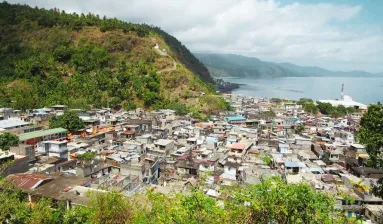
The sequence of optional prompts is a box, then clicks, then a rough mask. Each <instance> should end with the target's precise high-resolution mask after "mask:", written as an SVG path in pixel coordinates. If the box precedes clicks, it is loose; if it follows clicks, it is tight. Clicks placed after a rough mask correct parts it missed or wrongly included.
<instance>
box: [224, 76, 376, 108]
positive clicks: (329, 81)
mask: <svg viewBox="0 0 383 224" xmlns="http://www.w3.org/2000/svg"><path fill="white" fill-rule="evenodd" d="M224 80H225V81H228V82H233V83H238V84H244V85H241V87H240V88H239V89H236V90H233V91H232V93H234V94H243V95H246V96H255V97H267V98H273V97H275V98H283V99H291V100H298V99H300V98H302V97H306V98H311V99H313V100H334V99H340V95H341V88H342V83H343V84H344V94H345V95H349V96H351V97H352V99H353V100H354V101H357V102H360V103H364V104H371V103H376V102H383V77H286V78H272V79H263V78H262V79H247V78H234V77H227V78H224Z"/></svg>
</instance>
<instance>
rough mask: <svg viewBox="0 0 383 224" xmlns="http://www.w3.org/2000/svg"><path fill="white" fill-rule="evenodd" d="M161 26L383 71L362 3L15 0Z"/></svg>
mask: <svg viewBox="0 0 383 224" xmlns="http://www.w3.org/2000/svg"><path fill="white" fill-rule="evenodd" d="M10 2H17V3H26V4H29V5H32V6H36V5H37V6H39V7H46V8H53V7H57V8H60V9H63V10H66V11H68V12H74V11H75V12H84V13H88V12H92V13H96V14H99V15H107V16H108V17H117V18H119V19H122V20H125V21H131V22H138V23H147V24H153V25H156V26H160V27H162V28H163V29H164V30H165V31H167V32H168V33H170V34H172V35H174V36H175V37H177V38H178V39H179V40H180V41H182V42H183V43H184V44H185V45H186V46H187V47H188V48H190V49H191V50H192V51H196V52H215V53H236V54H243V55H247V56H254V57H258V58H260V59H264V60H272V61H278V62H281V61H289V62H293V63H298V64H301V65H319V66H323V67H326V68H329V69H337V70H367V71H372V72H378V71H383V63H382V61H381V55H382V53H383V35H382V34H383V32H382V28H380V29H379V27H374V26H372V25H371V26H370V25H369V27H368V28H369V29H366V27H367V26H365V27H361V26H360V25H353V24H354V23H353V22H354V20H357V19H358V16H359V14H360V12H361V11H362V10H363V8H362V6H360V5H339V4H334V3H317V4H300V3H292V4H288V5H282V4H281V2H283V1H277V0H268V1H266V0H208V1H206V0H194V1H190V0H114V1H106V0H92V1H77V0H66V1H62V0H11V1H10Z"/></svg>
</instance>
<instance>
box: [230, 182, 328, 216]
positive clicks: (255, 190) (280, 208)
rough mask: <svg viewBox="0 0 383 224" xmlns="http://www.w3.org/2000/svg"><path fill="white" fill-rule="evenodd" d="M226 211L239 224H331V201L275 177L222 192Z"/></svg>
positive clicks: (303, 185) (307, 188)
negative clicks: (239, 222) (226, 196)
mask: <svg viewBox="0 0 383 224" xmlns="http://www.w3.org/2000/svg"><path fill="white" fill-rule="evenodd" d="M225 193H226V194H227V195H228V196H229V198H228V200H225V208H226V210H227V211H228V212H229V213H230V215H231V218H232V219H235V220H237V221H239V220H242V221H241V222H242V223H331V219H332V213H333V205H334V200H333V198H332V197H331V196H329V195H326V194H322V193H317V192H315V191H314V190H313V189H312V188H311V187H310V186H308V185H307V184H294V185H290V184H286V183H284V182H283V180H282V179H281V178H278V177H275V178H270V179H267V180H265V181H263V182H262V183H260V184H256V185H251V186H249V187H235V188H234V189H233V188H229V189H227V191H226V192H225Z"/></svg>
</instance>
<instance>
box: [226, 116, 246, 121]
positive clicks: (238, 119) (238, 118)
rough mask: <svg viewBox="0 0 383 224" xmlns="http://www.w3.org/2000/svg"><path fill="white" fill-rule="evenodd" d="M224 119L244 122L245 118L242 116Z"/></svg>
mask: <svg viewBox="0 0 383 224" xmlns="http://www.w3.org/2000/svg"><path fill="white" fill-rule="evenodd" d="M225 119H226V120H228V121H244V120H246V118H244V117H242V116H232V117H226V118H225Z"/></svg>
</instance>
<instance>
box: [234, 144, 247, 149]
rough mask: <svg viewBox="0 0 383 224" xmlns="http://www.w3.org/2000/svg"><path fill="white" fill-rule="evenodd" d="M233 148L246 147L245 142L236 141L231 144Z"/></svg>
mask: <svg viewBox="0 0 383 224" xmlns="http://www.w3.org/2000/svg"><path fill="white" fill-rule="evenodd" d="M231 148H232V149H242V150H243V149H245V144H242V143H234V144H232V145H231Z"/></svg>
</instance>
